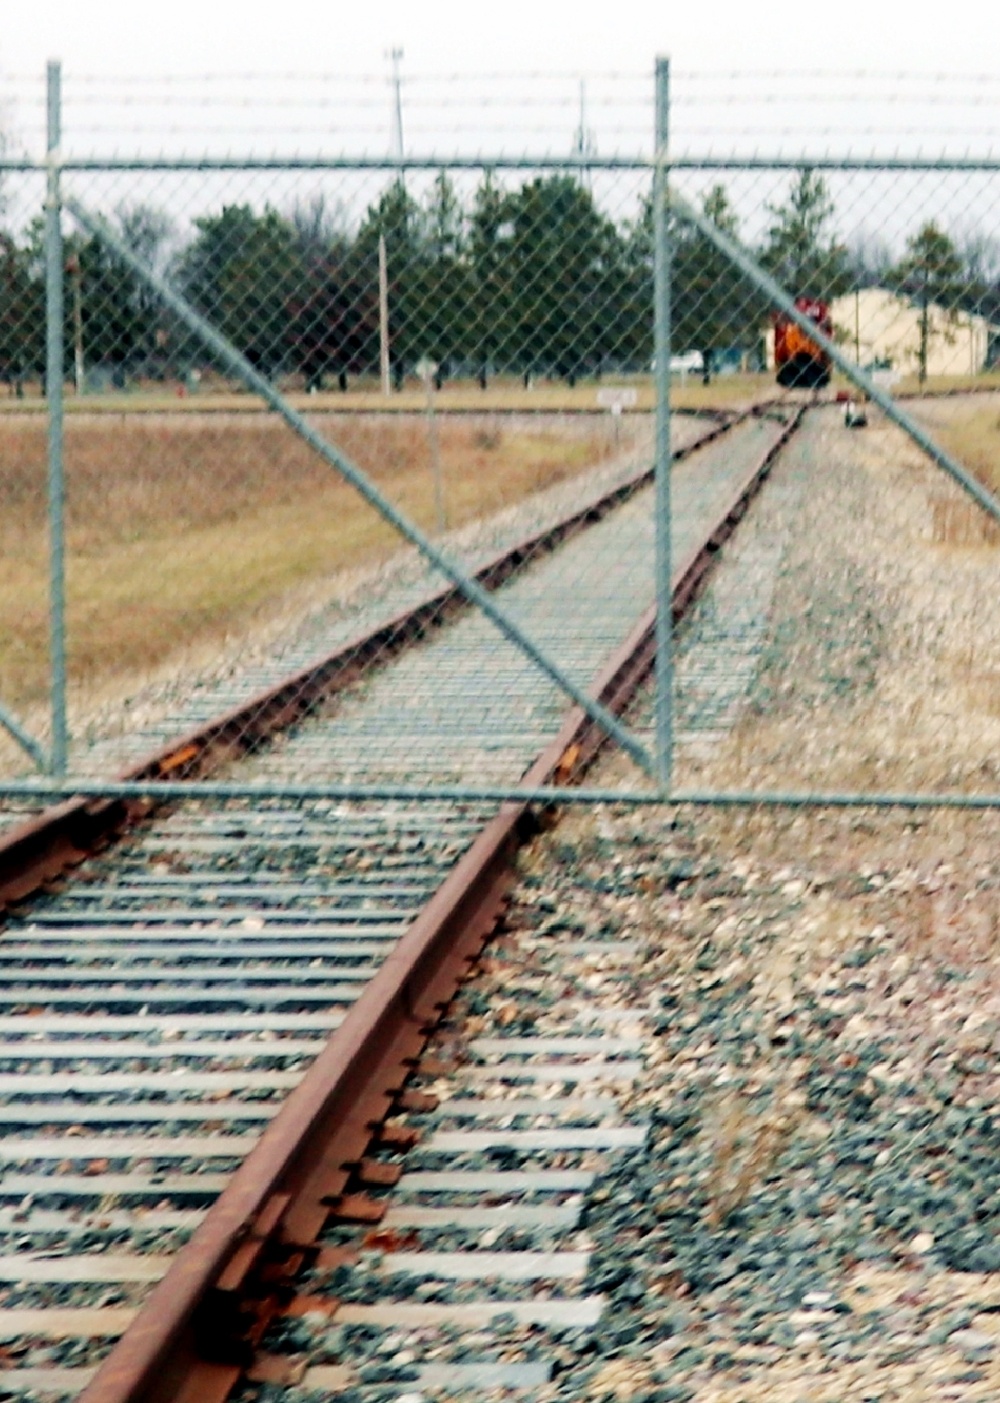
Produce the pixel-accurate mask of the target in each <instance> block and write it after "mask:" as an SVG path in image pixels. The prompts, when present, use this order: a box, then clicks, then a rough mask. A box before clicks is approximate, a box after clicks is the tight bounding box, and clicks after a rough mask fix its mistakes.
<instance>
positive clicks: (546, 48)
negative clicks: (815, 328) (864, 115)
mask: <svg viewBox="0 0 1000 1403" xmlns="http://www.w3.org/2000/svg"><path fill="white" fill-rule="evenodd" d="M3 8H4V20H3V25H2V27H0V75H9V74H11V73H14V74H24V73H30V72H34V71H36V70H38V69H39V68H40V67H41V66H42V65H43V64H44V63H45V60H46V59H48V58H61V59H62V60H63V63H64V65H65V66H66V69H67V71H70V72H72V71H76V72H78V73H88V74H108V75H112V74H115V75H120V74H125V73H151V74H152V73H155V74H165V73H177V74H190V73H200V72H205V71H226V72H232V71H254V72H270V71H274V70H285V71H292V70H296V71H298V70H308V71H310V72H317V71H331V72H366V73H371V72H377V71H380V70H381V69H382V67H383V66H384V51H385V49H386V48H387V46H388V45H390V44H400V45H402V46H403V47H404V49H405V52H406V64H407V67H408V68H410V69H411V71H414V72H418V71H423V72H438V73H440V72H449V71H453V70H454V71H461V72H465V73H471V72H482V71H486V70H489V71H493V70H496V69H497V68H504V69H511V70H513V71H525V70H532V71H535V70H544V71H552V70H563V71H565V70H566V69H572V70H578V71H584V72H586V71H602V72H606V71H607V70H608V69H612V68H614V69H624V70H628V71H634V72H642V71H645V70H647V69H648V68H649V67H650V65H651V63H652V60H653V57H654V56H655V54H656V53H658V52H659V53H665V54H669V55H670V57H671V58H672V60H673V61H674V62H675V63H676V64H677V65H678V66H680V67H683V68H687V69H691V68H696V69H710V70H713V71H718V70H719V69H724V68H727V67H738V68H741V69H747V68H761V69H768V68H779V69H788V68H806V67H808V68H814V69H838V70H844V69H850V70H857V69H866V70H869V71H870V70H873V69H874V70H879V71H893V72H898V71H900V70H921V71H933V72H937V73H940V72H949V73H980V72H983V71H989V68H990V66H991V64H992V66H993V68H994V71H995V69H996V55H997V53H998V51H1000V43H998V41H1000V7H998V6H997V5H996V4H995V0H976V3H972V0H951V2H950V3H949V4H948V5H947V6H937V7H933V20H932V21H929V20H928V18H927V17H926V15H927V12H926V10H924V8H923V7H922V6H920V5H918V4H916V3H913V0H837V3H835V4H830V3H825V4H816V5H801V4H799V5H796V4H792V3H789V0H784V3H782V4H774V3H768V0H765V3H763V4H762V3H760V0H757V3H756V4H752V5H751V4H747V3H745V0H743V3H736V0H715V2H714V3H713V0H681V3H665V0H659V3H648V0H645V2H644V0H614V3H608V2H607V0H606V2H605V3H600V4H598V3H593V0H591V3H589V4H588V3H585V2H584V0H580V3H576V0H574V2H573V3H570V2H569V0H502V3H500V4H488V5H487V4H481V3H477V0H424V3H420V0H378V3H374V4H373V3H365V2H359V0H353V3H351V4H345V3H344V0H332V3H331V0H323V3H319V0H296V3H294V4H275V3H273V0H272V3H269V4H261V3H256V4H255V3H253V0H171V3H167V4H163V5H157V6H146V5H140V4H137V3H136V0H97V3H96V4H93V5H87V4H82V5H81V4H80V3H79V0H72V2H71V0H43V3H42V4H37V3H31V0H21V3H19V2H18V0H7V3H6V4H5V5H4V7H3Z"/></svg>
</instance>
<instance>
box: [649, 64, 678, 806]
mask: <svg viewBox="0 0 1000 1403" xmlns="http://www.w3.org/2000/svg"><path fill="white" fill-rule="evenodd" d="M669 133H670V60H669V59H666V58H658V59H657V60H656V132H655V139H656V158H655V159H656V165H655V168H654V171H653V302H654V318H653V355H654V365H655V370H654V373H653V388H654V395H655V399H656V460H655V463H656V557H655V570H656V744H655V747H654V748H655V753H656V777H657V779H658V780H659V783H660V787H661V788H662V789H663V790H664V791H665V792H666V793H669V792H670V788H671V785H672V782H673V765H674V754H673V752H674V719H673V704H674V698H673V692H674V660H673V632H674V627H673V625H674V620H673V602H672V601H673V593H672V590H671V586H670V574H671V549H670V526H671V520H670V515H671V512H670V244H669V234H668V229H667V180H668V168H667V141H668V138H669Z"/></svg>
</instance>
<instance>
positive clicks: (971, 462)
mask: <svg viewBox="0 0 1000 1403" xmlns="http://www.w3.org/2000/svg"><path fill="white" fill-rule="evenodd" d="M934 429H935V432H936V433H937V435H938V436H939V437H940V439H941V441H942V443H943V445H944V447H945V448H947V449H948V450H949V451H950V452H951V453H953V454H954V455H955V457H957V458H958V459H959V460H960V461H961V462H962V463H964V464H965V466H966V467H967V468H969V469H970V470H971V471H972V472H974V473H975V475H976V477H978V478H979V480H980V482H982V483H983V485H984V486H985V487H988V488H989V489H990V491H991V492H995V493H1000V416H998V414H997V408H996V401H993V402H992V403H990V404H989V405H984V406H983V407H982V408H977V407H976V405H975V402H974V401H971V402H970V401H967V400H966V401H963V403H962V407H961V410H958V411H955V412H953V413H952V414H949V415H943V414H942V415H941V416H940V417H939V418H937V421H936V422H935V424H934Z"/></svg>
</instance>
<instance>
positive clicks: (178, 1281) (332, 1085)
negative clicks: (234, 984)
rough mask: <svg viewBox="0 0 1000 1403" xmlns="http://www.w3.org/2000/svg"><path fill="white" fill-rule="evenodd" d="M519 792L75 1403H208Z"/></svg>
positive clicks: (577, 710)
mask: <svg viewBox="0 0 1000 1403" xmlns="http://www.w3.org/2000/svg"><path fill="white" fill-rule="evenodd" d="M804 413H805V409H804V408H800V409H799V411H798V413H797V414H796V415H795V417H794V418H793V419H792V420H791V421H790V422H789V423H788V424H787V425H786V427H785V429H784V431H783V433H782V434H781V435H780V436H779V438H778V439H777V440H776V441H775V442H774V443H773V444H772V445H771V446H770V447H769V448H768V450H767V452H766V453H765V454H764V455H763V457H762V458H761V460H760V461H759V462H758V463H757V464H756V465H755V466H754V468H753V469H752V470H751V472H750V473H748V474H747V475H746V476H745V477H744V479H743V481H742V482H741V484H740V486H739V488H738V490H737V492H736V493H735V495H734V497H733V498H732V499H731V500H730V502H729V503H728V505H727V506H726V507H725V508H724V510H723V511H722V513H721V514H720V515H719V516H718V517H717V518H716V521H715V523H714V525H713V526H712V528H711V529H710V530H709V531H708V533H707V534H706V535H705V536H704V537H703V538H702V540H701V542H700V543H698V544H697V545H696V546H695V547H694V548H693V549H692V550H691V551H690V552H689V554H688V555H687V557H686V558H685V559H684V560H683V561H682V562H681V563H680V565H679V567H678V568H677V569H676V571H675V574H674V586H673V600H672V604H673V612H674V615H675V617H676V616H679V615H680V614H681V613H682V612H683V610H684V609H685V608H686V607H687V606H688V605H689V604H690V602H691V600H692V599H693V598H694V596H695V594H696V593H697V590H698V587H699V585H700V583H701V582H702V580H703V579H704V577H705V575H706V573H707V571H708V569H709V568H710V566H711V563H712V560H713V559H714V558H715V557H716V555H717V553H718V550H719V548H720V546H721V544H722V543H723V541H724V540H725V539H726V538H727V537H728V536H729V535H730V534H731V533H732V531H733V530H735V528H736V525H737V524H738V523H739V521H740V520H741V519H742V517H743V515H744V514H745V512H746V509H747V506H748V503H749V501H750V499H751V498H752V497H753V495H754V494H755V493H756V491H757V490H758V489H759V487H760V485H761V484H762V482H763V481H764V480H765V478H766V477H767V475H768V473H769V472H770V470H771V467H772V465H773V463H774V460H775V458H776V457H777V455H778V453H779V452H780V450H781V448H782V447H783V446H784V445H785V444H786V443H787V441H788V439H789V438H790V437H791V435H792V434H793V433H794V431H795V429H796V428H797V427H798V425H799V423H800V422H801V419H802V417H803V415H804ZM655 654H656V608H655V605H654V606H652V607H651V608H650V609H648V610H647V611H646V613H645V615H644V616H643V617H642V618H641V619H640V620H639V621H638V623H637V624H636V626H635V627H634V629H633V631H632V633H631V634H630V636H629V637H628V639H627V640H626V641H625V643H624V644H623V645H622V646H621V648H620V649H619V650H618V651H617V652H616V654H615V655H614V656H613V657H612V659H611V660H610V662H609V663H608V664H607V666H606V667H605V668H604V669H603V670H602V672H601V674H600V675H599V677H598V679H597V681H596V683H595V684H594V687H593V694H594V695H595V696H596V697H597V698H598V699H599V700H600V702H601V703H602V705H604V706H606V707H607V708H609V709H611V710H613V711H614V712H615V713H616V714H620V713H621V711H623V710H624V709H625V707H627V705H628V703H629V702H630V700H631V699H632V698H633V697H634V695H635V691H636V688H637V687H638V685H639V684H640V683H641V681H642V680H643V678H644V677H645V676H646V675H647V674H648V672H649V670H650V668H651V667H652V665H653V663H654V661H655ZM607 742H608V736H607V733H606V731H605V730H604V729H603V727H601V726H600V725H599V724H598V723H596V722H595V721H594V720H593V718H592V716H591V715H590V714H588V711H587V710H585V709H584V708H582V707H574V708H573V709H572V710H571V711H570V712H569V713H568V715H567V716H566V718H565V720H564V722H563V725H562V727H561V729H560V730H559V732H558V734H557V735H556V736H555V738H554V739H553V740H552V741H551V742H550V743H549V745H548V746H547V747H546V749H545V750H544V751H543V752H542V754H541V755H539V756H538V758H537V759H536V761H535V762H534V763H533V764H532V765H531V766H530V768H529V769H528V770H527V771H526V773H525V775H524V777H523V784H524V788H525V791H526V792H527V793H537V792H539V791H540V790H541V791H544V790H545V787H546V786H547V785H549V784H552V783H554V784H556V785H559V786H566V785H567V784H568V783H569V782H570V781H571V780H572V779H573V778H575V777H576V776H577V775H578V774H580V773H582V771H583V770H584V769H585V768H586V766H587V765H588V764H590V763H591V761H592V760H593V758H594V756H595V755H596V753H597V752H598V751H599V750H600V749H601V748H602V746H604V745H605V744H607ZM535 825H536V819H535V814H534V810H533V807H532V804H531V802H530V800H528V799H527V798H525V799H523V800H521V801H519V802H513V801H508V802H506V803H504V804H503V806H502V807H501V809H500V811H499V813H498V814H497V815H496V817H495V818H494V819H492V820H491V821H490V822H489V823H488V824H487V826H486V827H485V828H484V829H483V831H482V832H481V833H480V835H479V837H478V838H477V839H476V840H475V841H474V843H473V844H472V846H471V847H470V848H469V850H468V851H467V853H466V854H465V856H464V857H463V858H462V859H461V860H460V861H459V862H458V864H457V865H456V867H455V868H454V870H453V871H452V873H451V874H450V875H449V877H448V878H447V879H446V880H445V882H444V883H443V884H442V886H441V887H440V888H439V890H438V891H437V893H436V894H435V895H434V896H433V897H432V898H431V900H430V902H429V903H428V905H427V906H426V907H425V908H424V910H423V912H422V913H421V914H420V915H419V916H418V917H417V919H416V920H415V921H414V923H413V924H412V926H411V927H410V928H409V930H408V931H407V933H406V934H405V935H404V936H403V937H402V939H401V940H400V942H399V945H398V946H397V947H396V949H395V950H394V951H393V953H392V954H391V955H390V956H389V958H388V959H387V960H386V961H385V963H384V964H383V965H382V967H381V968H380V970H379V971H378V973H377V974H376V975H375V976H374V978H373V979H372V980H371V982H370V983H369V984H368V985H367V986H366V987H365V990H364V992H363V993H362V995H361V996H360V998H359V999H358V1000H357V1002H356V1003H355V1004H354V1006H353V1007H352V1008H351V1010H350V1012H349V1013H348V1014H347V1016H346V1017H345V1019H344V1021H343V1023H342V1024H341V1026H340V1028H339V1029H338V1030H337V1032H336V1034H335V1035H334V1036H332V1037H331V1038H330V1040H329V1042H328V1043H327V1045H326V1047H325V1048H324V1050H323V1051H322V1052H321V1053H320V1054H319V1055H318V1057H317V1058H316V1060H315V1061H314V1062H313V1064H312V1065H311V1067H310V1068H309V1070H308V1071H307V1072H306V1074H305V1076H304V1077H303V1080H302V1081H301V1082H300V1083H299V1085H298V1087H296V1088H295V1090H294V1091H292V1093H291V1094H290V1095H289V1097H288V1099H287V1100H286V1101H285V1102H284V1103H283V1105H282V1107H281V1109H280V1111H279V1112H278V1114H277V1115H276V1117H275V1118H274V1120H273V1121H272V1122H271V1123H270V1124H269V1126H268V1127H267V1129H266V1130H265V1132H264V1133H263V1135H262V1137H261V1139H260V1141H259V1142H258V1143H257V1145H256V1146H255V1148H254V1149H253V1150H251V1152H250V1154H249V1155H248V1156H247V1158H246V1159H245V1160H244V1161H243V1163H242V1164H241V1166H240V1167H239V1169H237V1170H236V1172H235V1173H234V1175H233V1177H232V1179H231V1180H230V1181H229V1183H228V1185H227V1187H226V1188H225V1189H224V1190H223V1192H222V1194H221V1195H220V1197H219V1198H218V1199H217V1201H216V1203H215V1204H214V1205H213V1207H212V1208H211V1209H209V1211H208V1213H207V1214H206V1216H205V1218H204V1219H203V1221H202V1223H201V1225H200V1226H199V1227H198V1229H197V1230H196V1231H195V1233H194V1235H193V1236H192V1238H191V1239H190V1241H189V1242H188V1244H187V1245H186V1246H185V1247H184V1248H183V1249H182V1250H181V1251H180V1252H179V1254H178V1256H177V1257H176V1258H175V1260H174V1262H173V1264H172V1265H171V1267H170V1268H169V1270H168V1272H167V1273H166V1275H165V1276H164V1277H163V1278H162V1279H161V1281H160V1282H159V1283H158V1284H157V1285H156V1286H155V1287H154V1289H153V1291H152V1292H151V1294H150V1296H149V1297H148V1298H147V1301H146V1303H145V1305H144V1307H143V1308H142V1310H141V1311H140V1313H139V1315H138V1316H137V1317H136V1319H135V1320H134V1321H133V1323H132V1324H131V1325H130V1326H129V1328H128V1329H127V1330H126V1332H125V1334H124V1335H123V1336H122V1337H121V1340H120V1341H119V1343H118V1344H117V1345H116V1346H115V1347H114V1349H113V1350H112V1352H111V1354H110V1355H109V1356H108V1357H107V1359H106V1360H105V1361H104V1363H103V1364H102V1365H101V1366H100V1368H99V1369H98V1372H97V1374H96V1375H95V1377H94V1378H93V1379H92V1381H91V1382H90V1384H89V1385H88V1386H87V1387H86V1388H85V1389H84V1391H83V1393H82V1394H81V1395H80V1400H79V1403H223V1400H225V1399H226V1398H227V1397H228V1396H229V1394H230V1392H231V1390H232V1388H233V1387H234V1386H235V1384H236V1383H237V1381H238V1380H239V1378H240V1376H241V1374H242V1372H243V1370H244V1368H245V1367H246V1366H247V1365H248V1364H249V1363H250V1361H251V1358H252V1355H253V1351H254V1347H255V1345H256V1344H257V1342H258V1341H259V1340H260V1338H261V1336H262V1334H263V1331H264V1329H265V1328H266V1326H267V1324H268V1322H269V1320H270V1319H271V1318H273V1316H274V1315H275V1314H277V1313H278V1311H279V1310H280V1306H281V1299H282V1296H283V1295H285V1296H287V1294H288V1293H289V1292H290V1291H292V1290H293V1289H294V1288H293V1286H292V1282H293V1280H294V1277H295V1275H296V1274H297V1272H298V1271H299V1270H300V1269H301V1267H302V1266H303V1265H306V1264H308V1263H309V1262H310V1261H311V1260H313V1258H314V1256H315V1253H316V1250H317V1248H316V1245H315V1239H316V1237H317V1235H318V1233H319V1232H320V1230H321V1229H322V1227H323V1224H324V1223H325V1222H326V1221H327V1220H328V1219H329V1217H330V1214H331V1210H332V1209H333V1208H335V1207H336V1206H337V1205H338V1204H340V1205H341V1206H343V1196H344V1195H345V1193H346V1192H347V1191H348V1189H349V1188H352V1187H355V1186H357V1185H358V1184H360V1185H361V1186H362V1188H363V1186H364V1184H365V1173H366V1169H365V1159H364V1157H365V1153H366V1151H367V1149H368V1148H369V1146H370V1145H371V1144H373V1143H375V1144H377V1143H378V1126H379V1123H380V1122H381V1121H382V1120H383V1119H384V1117H385V1116H386V1114H387V1113H388V1112H389V1111H390V1109H391V1108H392V1106H393V1104H394V1101H395V1100H396V1098H397V1097H398V1095H399V1094H400V1093H401V1090H402V1088H403V1085H404V1083H405V1081H406V1079H407V1076H408V1075H409V1073H410V1071H411V1070H412V1068H413V1067H414V1065H415V1064H416V1060H417V1059H418V1057H419V1055H420V1053H421V1050H422V1049H423V1047H424V1046H425V1043H426V1041H427V1039H428V1037H429V1036H430V1034H431V1032H432V1031H433V1028H434V1026H435V1025H436V1023H437V1021H438V1020H439V1017H440V1014H441V1012H442V1011H443V1009H444V1008H446V1007H447V1005H448V1003H449V1001H450V999H451V998H452V996H453V995H454V993H455V991H456V990H457V988H458V986H459V984H460V982H461V980H462V977H463V975H464V973H465V972H466V971H467V969H468V966H469V963H470V961H472V960H474V959H475V958H476V957H477V955H478V953H479V952H480V951H481V949H482V946H483V944H484V943H485V941H486V939H487V938H488V936H489V934H490V932H491V931H492V929H493V927H494V926H495V923H496V920H497V919H498V917H499V914H500V912H501V910H502V907H503V904H504V901H505V899H506V895H507V892H508V890H509V888H510V885H511V884H512V882H513V880H514V872H513V857H514V854H515V852H516V850H517V847H518V846H519V844H520V842H521V841H523V839H524V838H525V837H526V836H527V835H528V834H529V833H530V832H532V831H534V829H535Z"/></svg>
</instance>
